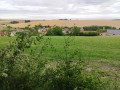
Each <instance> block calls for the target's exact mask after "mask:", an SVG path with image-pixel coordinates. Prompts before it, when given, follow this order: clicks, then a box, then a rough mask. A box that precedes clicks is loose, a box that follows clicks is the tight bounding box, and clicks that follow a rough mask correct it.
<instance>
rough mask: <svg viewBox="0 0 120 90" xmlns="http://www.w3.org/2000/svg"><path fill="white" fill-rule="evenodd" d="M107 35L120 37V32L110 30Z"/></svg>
mask: <svg viewBox="0 0 120 90" xmlns="http://www.w3.org/2000/svg"><path fill="white" fill-rule="evenodd" d="M107 34H108V35H120V30H111V29H108V30H107Z"/></svg>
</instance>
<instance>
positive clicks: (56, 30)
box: [46, 26, 64, 36]
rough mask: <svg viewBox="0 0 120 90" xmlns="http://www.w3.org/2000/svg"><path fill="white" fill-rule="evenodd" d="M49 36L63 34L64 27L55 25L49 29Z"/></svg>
mask: <svg viewBox="0 0 120 90" xmlns="http://www.w3.org/2000/svg"><path fill="white" fill-rule="evenodd" d="M46 35H48V36H50V35H52V36H63V35H64V34H63V32H62V28H61V27H59V26H54V27H53V29H49V30H48V31H47V34H46Z"/></svg>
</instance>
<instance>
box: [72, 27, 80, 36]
mask: <svg viewBox="0 0 120 90" xmlns="http://www.w3.org/2000/svg"><path fill="white" fill-rule="evenodd" d="M79 33H80V27H77V26H74V27H73V28H72V32H71V35H72V36H79Z"/></svg>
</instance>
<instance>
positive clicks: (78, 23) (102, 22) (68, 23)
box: [0, 20, 120, 29]
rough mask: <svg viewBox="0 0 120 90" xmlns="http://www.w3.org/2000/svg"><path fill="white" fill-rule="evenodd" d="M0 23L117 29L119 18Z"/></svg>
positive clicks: (119, 26) (18, 26)
mask: <svg viewBox="0 0 120 90" xmlns="http://www.w3.org/2000/svg"><path fill="white" fill-rule="evenodd" d="M11 21H19V23H18V24H10V22H11ZM0 24H6V25H10V26H12V27H13V28H24V27H25V26H27V25H31V27H33V26H35V25H39V24H42V25H43V26H46V25H50V26H54V25H57V26H67V27H72V26H74V25H76V26H78V27H84V26H92V25H98V26H113V27H116V28H117V29H119V28H120V20H31V22H30V23H24V20H0Z"/></svg>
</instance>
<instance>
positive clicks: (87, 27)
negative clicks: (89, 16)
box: [83, 26, 116, 31]
mask: <svg viewBox="0 0 120 90" xmlns="http://www.w3.org/2000/svg"><path fill="white" fill-rule="evenodd" d="M103 27H105V29H116V28H115V27H111V26H86V27H83V29H84V30H85V31H97V30H99V29H103Z"/></svg>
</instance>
